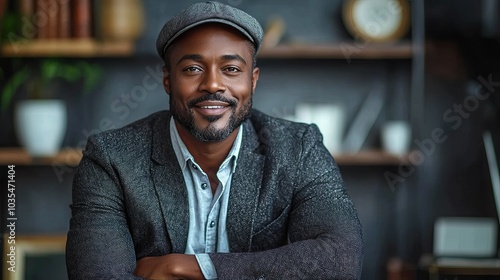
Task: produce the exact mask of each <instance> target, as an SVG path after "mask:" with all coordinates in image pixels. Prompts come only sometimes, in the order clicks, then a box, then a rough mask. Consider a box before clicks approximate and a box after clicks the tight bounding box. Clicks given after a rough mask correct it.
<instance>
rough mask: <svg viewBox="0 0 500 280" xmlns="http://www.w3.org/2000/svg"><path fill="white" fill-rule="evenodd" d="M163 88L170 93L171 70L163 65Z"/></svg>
mask: <svg viewBox="0 0 500 280" xmlns="http://www.w3.org/2000/svg"><path fill="white" fill-rule="evenodd" d="M163 88H164V89H165V92H166V93H167V94H168V95H170V72H168V70H167V67H166V66H163Z"/></svg>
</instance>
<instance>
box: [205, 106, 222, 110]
mask: <svg viewBox="0 0 500 280" xmlns="http://www.w3.org/2000/svg"><path fill="white" fill-rule="evenodd" d="M201 108H202V109H222V108H224V106H201Z"/></svg>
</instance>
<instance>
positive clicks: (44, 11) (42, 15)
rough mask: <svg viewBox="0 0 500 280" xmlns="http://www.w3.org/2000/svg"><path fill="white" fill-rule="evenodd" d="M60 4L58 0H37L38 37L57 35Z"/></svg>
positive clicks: (46, 37) (49, 37) (47, 37)
mask: <svg viewBox="0 0 500 280" xmlns="http://www.w3.org/2000/svg"><path fill="white" fill-rule="evenodd" d="M58 14H59V5H58V3H57V1H56V0H36V16H35V17H34V19H35V20H36V27H37V29H38V34H37V38H38V39H53V38H56V37H57V15H58Z"/></svg>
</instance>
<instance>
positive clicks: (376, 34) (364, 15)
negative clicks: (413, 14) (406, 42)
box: [343, 0, 409, 42]
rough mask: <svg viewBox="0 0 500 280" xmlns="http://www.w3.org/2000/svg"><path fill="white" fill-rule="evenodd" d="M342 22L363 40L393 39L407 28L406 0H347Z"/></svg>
mask: <svg viewBox="0 0 500 280" xmlns="http://www.w3.org/2000/svg"><path fill="white" fill-rule="evenodd" d="M343 15H344V22H345V24H346V27H347V28H348V30H349V31H350V32H351V33H352V35H353V36H355V37H360V38H361V39H363V40H365V41H379V42H383V41H393V40H396V39H399V38H401V37H402V36H403V35H404V34H405V33H406V32H407V30H408V25H409V5H408V2H407V0H347V1H346V2H345V6H344V14H343Z"/></svg>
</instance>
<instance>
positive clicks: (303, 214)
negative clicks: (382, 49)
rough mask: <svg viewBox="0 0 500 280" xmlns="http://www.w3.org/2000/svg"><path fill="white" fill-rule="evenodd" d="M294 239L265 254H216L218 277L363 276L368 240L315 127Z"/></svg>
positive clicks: (291, 227) (295, 206)
mask: <svg viewBox="0 0 500 280" xmlns="http://www.w3.org/2000/svg"><path fill="white" fill-rule="evenodd" d="M302 145H303V148H302V153H301V155H300V157H299V160H298V168H297V176H296V179H295V180H296V182H295V183H296V190H295V194H294V198H293V201H292V202H291V207H292V209H291V212H290V216H289V221H288V237H289V243H288V244H287V245H285V246H282V247H278V248H275V249H271V250H267V251H260V252H244V253H214V254H211V255H210V257H211V258H212V261H213V263H214V266H215V268H216V271H217V275H218V277H219V279H359V278H360V277H361V268H362V259H363V242H362V230H361V225H360V222H359V219H358V217H357V213H356V210H355V208H354V205H353V203H352V202H351V200H350V199H349V197H348V195H347V192H346V189H345V187H344V184H343V181H342V178H341V176H340V172H339V169H338V167H337V165H336V164H335V161H334V160H333V158H332V157H331V155H330V153H329V152H328V151H327V150H326V148H325V147H324V145H323V143H322V137H321V134H320V132H319V130H318V129H317V127H316V126H314V125H313V126H309V128H308V129H307V131H306V132H305V133H304V135H303V139H302Z"/></svg>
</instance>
